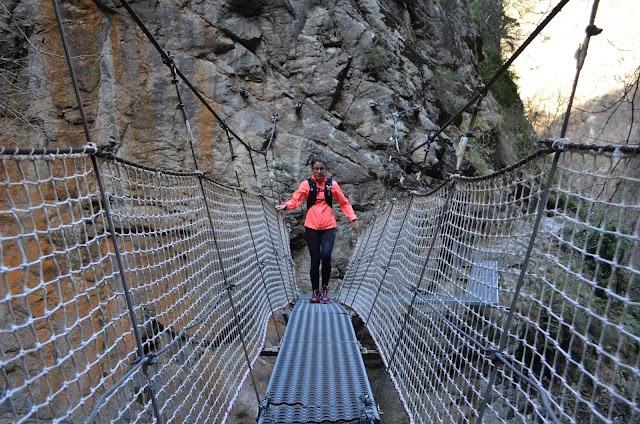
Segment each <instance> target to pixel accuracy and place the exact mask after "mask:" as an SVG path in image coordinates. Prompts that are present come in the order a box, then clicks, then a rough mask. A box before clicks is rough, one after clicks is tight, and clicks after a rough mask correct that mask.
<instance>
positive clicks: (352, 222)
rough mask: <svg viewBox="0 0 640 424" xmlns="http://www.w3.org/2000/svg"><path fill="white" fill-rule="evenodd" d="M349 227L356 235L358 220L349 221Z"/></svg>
mask: <svg viewBox="0 0 640 424" xmlns="http://www.w3.org/2000/svg"><path fill="white" fill-rule="evenodd" d="M351 229H352V230H353V232H354V233H355V234H356V235H357V234H358V220H357V219H356V220H355V221H351Z"/></svg>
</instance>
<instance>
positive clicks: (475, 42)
mask: <svg viewBox="0 0 640 424" xmlns="http://www.w3.org/2000/svg"><path fill="white" fill-rule="evenodd" d="M10 6H11V7H12V9H11V10H10V13H8V14H6V16H3V18H4V24H3V27H2V31H1V32H0V36H1V37H2V40H3V43H2V47H0V49H1V50H2V54H3V55H4V57H15V58H18V57H19V62H20V63H21V64H24V69H22V70H20V69H19V68H17V71H16V72H11V73H10V74H11V75H15V74H17V75H18V77H16V81H17V86H18V87H19V90H20V93H19V97H21V98H23V99H26V100H25V102H24V104H22V105H21V106H13V107H14V108H21V113H24V115H25V116H28V117H29V119H30V120H31V122H37V123H38V125H37V129H35V130H34V128H33V126H30V127H28V128H27V127H26V126H25V128H24V129H23V132H20V131H17V130H16V131H14V132H15V135H13V134H12V135H11V136H10V137H9V141H10V142H15V143H16V144H23V145H32V144H34V140H36V142H35V143H37V144H42V145H51V144H53V145H58V146H68V145H82V144H84V143H86V139H85V137H84V134H83V132H82V127H81V118H80V114H79V112H78V108H77V107H76V103H75V96H74V93H73V89H72V86H71V81H70V78H69V73H68V71H67V67H66V62H65V60H64V58H63V57H62V56H61V54H62V45H61V42H60V36H59V34H58V29H57V26H56V22H55V17H54V13H53V7H52V5H51V3H50V2H37V1H34V0H23V1H14V2H12V3H11V5H10ZM131 6H132V8H133V9H134V10H135V12H136V14H137V15H138V16H139V18H140V20H141V21H142V22H143V23H144V24H145V25H146V27H147V28H148V30H149V32H150V33H151V34H152V35H153V36H154V37H155V38H156V40H157V41H158V43H159V45H160V46H161V47H162V48H163V49H164V50H165V51H167V52H170V54H171V55H173V56H174V58H175V63H176V65H177V67H178V69H179V70H180V71H181V72H182V73H183V74H184V75H185V76H186V78H188V79H189V81H190V82H191V83H192V84H193V86H194V87H195V89H196V90H197V91H198V92H199V93H200V94H201V95H202V97H203V98H205V99H206V101H207V102H208V103H209V105H210V106H211V108H212V109H213V110H215V112H216V113H217V114H219V115H220V116H221V117H222V118H223V119H225V121H226V122H227V124H228V125H229V127H230V128H231V129H232V130H233V132H234V133H235V134H237V135H238V137H239V138H240V139H241V141H240V140H238V139H236V138H235V137H231V140H229V138H228V137H227V133H226V132H225V131H224V130H223V129H222V128H221V126H220V124H219V122H218V121H217V120H216V119H215V118H214V116H213V115H212V114H211V113H210V111H209V110H208V109H207V108H206V107H204V106H203V105H202V103H201V102H200V101H199V100H198V99H197V98H196V96H195V95H194V94H193V93H192V92H191V91H190V90H189V89H188V87H187V86H186V85H185V84H184V83H182V82H180V83H179V84H178V88H179V90H180V92H181V95H182V100H183V103H184V110H185V112H186V115H187V117H188V119H189V121H190V125H191V128H192V130H193V144H194V151H195V155H196V157H197V160H198V166H199V168H200V169H202V170H205V171H208V172H209V175H210V176H211V177H212V178H213V179H216V180H219V181H223V182H227V183H230V184H234V185H237V184H239V185H241V186H243V187H247V188H249V189H250V190H253V191H261V192H263V193H264V194H265V195H267V196H269V197H271V198H272V199H273V201H274V203H277V202H279V201H281V200H286V198H288V196H289V195H290V194H291V193H292V192H293V191H294V190H295V188H296V187H297V186H298V184H299V182H300V181H301V180H302V179H304V178H307V177H308V175H309V167H308V164H307V161H308V158H309V156H310V155H311V154H313V153H322V154H324V155H325V156H326V157H327V158H328V160H329V169H330V174H331V175H332V176H333V178H334V179H335V180H337V181H338V182H339V183H340V185H341V186H342V187H343V189H344V191H345V193H346V194H347V196H348V197H349V198H350V200H351V202H352V204H353V206H354V208H355V210H356V213H358V214H359V216H360V218H361V223H362V225H366V222H367V220H368V219H369V218H370V216H371V215H372V211H373V210H374V208H377V207H379V206H380V205H381V204H384V203H385V202H386V201H388V199H390V198H393V197H399V196H401V195H402V193H403V192H406V191H408V190H417V191H428V190H429V189H431V188H433V187H434V186H435V185H437V184H438V182H439V180H440V179H441V178H443V176H444V174H445V173H447V172H451V171H453V167H454V166H455V156H454V151H455V143H456V142H457V140H458V139H459V136H460V134H461V132H463V131H467V127H466V125H468V124H467V123H468V120H469V114H468V113H466V114H465V115H464V116H463V117H462V118H461V119H459V120H458V121H457V122H456V124H457V126H453V127H451V128H450V129H449V130H447V131H446V133H444V134H443V135H442V136H441V137H439V138H438V139H437V140H435V141H433V142H431V143H426V144H425V146H424V147H421V148H419V149H417V150H416V151H415V152H412V150H413V148H414V147H415V146H418V145H421V144H423V143H425V141H427V138H428V136H429V135H430V134H432V133H433V132H434V131H435V130H437V129H438V128H439V126H440V125H442V124H443V123H444V122H446V121H447V120H448V119H449V118H450V117H451V116H452V115H453V114H454V113H455V112H456V111H457V110H458V109H459V108H460V107H461V106H462V105H464V104H465V103H466V102H467V101H468V99H470V98H471V97H472V96H473V95H474V94H475V87H476V85H477V83H478V81H477V76H476V75H477V74H476V68H477V60H478V59H477V58H478V57H479V56H478V51H477V46H479V45H480V44H481V43H479V39H478V32H477V29H476V28H475V26H474V25H473V24H472V23H471V21H470V18H469V14H468V11H467V9H466V4H465V2H461V1H458V0H421V1H415V2H404V1H393V0H346V1H344V0H343V1H336V0H334V1H331V0H274V1H266V0H263V1H257V0H224V1H216V2H211V1H205V0H200V1H196V0H194V1H167V0H160V1H147V0H144V1H143V0H138V1H134V2H132V3H131ZM60 8H61V12H62V16H63V23H64V27H65V31H66V34H67V37H68V39H69V45H70V49H71V53H72V55H73V56H74V60H73V63H74V68H75V71H76V74H77V78H78V82H79V87H80V92H81V95H82V99H83V104H84V108H85V111H86V115H87V119H88V121H89V126H90V133H91V137H92V141H93V142H95V143H96V144H99V145H103V146H108V147H109V148H110V149H111V150H112V151H113V152H114V153H115V154H116V155H117V156H119V157H123V158H126V159H129V160H132V161H135V162H140V163H144V164H146V165H148V166H152V167H160V168H169V169H174V170H182V169H192V168H193V166H194V163H193V159H192V154H191V150H190V148H189V145H188V139H189V137H188V135H187V130H186V127H185V124H184V123H183V120H182V115H181V111H180V109H179V108H178V107H177V106H178V100H177V97H176V89H175V87H174V85H173V84H172V83H171V73H170V71H169V68H168V67H167V66H165V64H163V63H162V58H161V56H160V55H159V54H158V52H157V51H156V50H155V48H154V47H153V46H152V44H151V43H150V42H149V41H148V39H147V37H146V36H145V35H144V33H143V32H142V31H141V30H140V29H139V28H138V27H137V25H136V23H135V22H134V21H133V19H132V18H131V17H130V16H129V14H128V13H127V12H126V10H125V8H124V7H122V5H121V4H120V2H119V1H117V0H95V1H93V2H92V1H89V0H77V1H71V2H62V4H61V5H60ZM27 40H28V41H27ZM4 41H6V42H4ZM11 63H14V62H4V64H3V65H2V66H3V67H4V68H3V75H9V73H7V69H8V67H9V65H10V64H11ZM36 70H44V71H42V75H41V76H40V78H38V79H34V78H30V77H31V76H32V75H31V74H30V72H36ZM0 95H2V96H3V97H4V98H5V99H6V98H7V96H11V95H13V96H14V97H15V92H13V91H12V89H11V88H10V86H7V87H5V86H4V85H3V89H2V91H0ZM371 102H375V103H377V104H378V106H377V107H371ZM296 104H299V105H301V107H299V108H296V107H295V106H296ZM414 108H415V111H412V112H406V111H408V110H410V109H411V110H413V109H414ZM497 111H498V108H497V106H496V104H495V102H494V101H493V100H492V99H491V97H489V98H487V100H486V101H485V105H484V108H483V111H482V113H481V116H480V118H479V119H478V121H477V123H476V128H475V131H476V132H477V133H478V134H482V135H483V137H484V139H485V144H487V145H488V146H490V148H493V149H495V150H499V152H500V154H499V155H496V157H502V158H507V159H510V158H513V154H512V153H511V152H510V147H509V144H508V143H505V142H504V139H501V125H502V118H501V117H500V115H499V114H498V113H497ZM393 112H397V113H399V116H398V119H397V130H396V131H394V119H393ZM468 112H471V111H468ZM5 118H6V114H5V115H4V117H0V120H2V124H1V125H5V126H7V125H8V124H7V122H8V121H7V120H6V119H5ZM274 122H276V124H277V125H276V127H275V131H274V128H273V123H274ZM27 133H28V134H29V136H25V134H27ZM394 134H395V135H394ZM394 137H395V138H394ZM396 139H397V143H398V148H399V151H397V150H396V146H395V142H396ZM486 140H489V141H486ZM270 141H271V143H270ZM267 145H268V146H269V148H268V150H266V151H264V152H263V153H260V151H262V150H263V149H265V147H267ZM230 146H231V148H232V149H233V153H232V152H231V148H230ZM494 146H500V147H499V148H498V147H494ZM247 147H249V148H250V149H252V150H253V152H252V153H250V152H249V151H248V148H247ZM252 162H253V165H252ZM497 165H500V164H499V163H498V164H497ZM254 168H255V170H256V174H257V178H256V176H255V175H254V172H253V169H254ZM461 172H464V173H468V174H470V173H474V172H476V170H475V169H474V167H473V166H472V165H471V164H470V163H469V162H468V161H465V162H464V163H463V169H462V170H461ZM335 209H336V212H337V215H339V216H341V214H340V212H339V211H338V208H337V207H336V208H335ZM288 216H289V218H288V222H289V224H290V226H291V235H292V246H293V247H294V256H295V260H296V264H297V266H298V274H299V277H300V279H301V281H302V284H301V285H302V288H303V289H304V288H305V284H306V283H305V280H306V278H307V271H306V266H307V265H306V261H307V258H306V255H307V254H306V248H305V246H304V242H303V240H302V239H301V234H302V220H303V218H304V213H303V211H302V210H300V211H298V212H294V213H290V214H289V215H288ZM354 243H355V239H354V238H353V237H351V236H350V235H349V229H348V223H347V222H346V220H345V219H344V218H341V219H340V220H339V236H338V242H337V244H336V250H335V255H334V258H335V265H336V266H335V270H334V276H335V277H336V278H338V277H340V275H341V274H342V273H344V272H345V270H346V265H347V263H348V259H349V257H350V254H351V249H352V247H353V245H354ZM336 281H337V280H336ZM336 284H337V282H336Z"/></svg>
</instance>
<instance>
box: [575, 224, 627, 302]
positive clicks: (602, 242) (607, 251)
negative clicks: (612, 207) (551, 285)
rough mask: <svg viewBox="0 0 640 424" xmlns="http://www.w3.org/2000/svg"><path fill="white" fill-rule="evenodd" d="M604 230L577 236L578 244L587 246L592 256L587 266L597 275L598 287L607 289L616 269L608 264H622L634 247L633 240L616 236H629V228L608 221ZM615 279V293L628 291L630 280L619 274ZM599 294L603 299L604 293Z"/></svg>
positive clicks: (590, 231) (582, 233) (586, 231)
mask: <svg viewBox="0 0 640 424" xmlns="http://www.w3.org/2000/svg"><path fill="white" fill-rule="evenodd" d="M603 230H604V231H602V230H597V229H594V230H581V231H579V232H578V233H577V234H576V242H578V243H580V244H581V245H583V246H585V250H586V251H587V253H589V254H590V255H588V256H587V257H586V258H585V259H586V261H585V264H586V266H587V268H588V269H589V270H590V271H591V272H593V273H594V274H595V277H596V281H597V282H598V285H599V286H600V287H603V288H606V287H607V286H608V281H609V279H610V278H611V276H612V273H613V272H614V268H613V267H612V265H611V264H609V263H608V262H614V263H620V262H621V261H622V260H623V259H624V258H625V257H627V256H628V255H629V254H630V252H631V249H632V247H633V246H632V242H631V240H629V239H627V238H623V237H620V236H618V235H617V234H615V233H616V232H618V233H621V234H629V230H628V229H627V228H625V227H622V226H621V227H618V225H617V223H616V222H614V221H607V222H606V223H605V226H604V228H603ZM602 259H604V260H606V261H608V262H604V261H602ZM615 277H616V283H617V284H616V287H615V291H616V293H618V294H622V293H624V292H625V291H626V288H627V280H628V278H627V277H626V275H624V274H623V273H618V274H617V275H616V276H615ZM597 294H598V295H599V296H601V297H602V296H603V295H604V292H603V291H598V292H597Z"/></svg>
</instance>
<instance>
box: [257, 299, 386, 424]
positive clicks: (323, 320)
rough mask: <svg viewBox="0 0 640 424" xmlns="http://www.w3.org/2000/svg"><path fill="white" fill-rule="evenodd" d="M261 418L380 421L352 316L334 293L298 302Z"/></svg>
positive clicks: (263, 420) (266, 420)
mask: <svg viewBox="0 0 640 424" xmlns="http://www.w3.org/2000/svg"><path fill="white" fill-rule="evenodd" d="M265 401H266V403H267V408H265V409H264V410H263V411H262V413H261V414H260V420H259V421H258V422H259V423H264V424H267V423H269V424H273V423H278V424H281V423H323V422H333V423H374V422H379V420H380V416H379V414H378V410H377V408H376V407H375V403H374V401H373V395H372V393H371V387H370V385H369V380H368V379H367V373H366V371H365V368H364V363H363V361H362V355H361V353H360V347H359V344H358V342H357V339H356V334H355V331H354V330H353V326H352V324H351V317H350V315H349V313H348V312H347V311H346V310H345V308H344V307H342V306H341V305H339V304H338V303H336V302H335V299H333V298H332V299H331V302H330V303H327V304H311V303H309V296H308V295H307V296H301V297H300V299H299V301H298V303H297V304H296V305H295V307H294V308H293V311H292V312H291V316H290V318H289V322H288V324H287V329H286V330H285V334H284V337H283V339H282V343H281V346H280V351H279V353H278V358H277V359H276V364H275V368H274V370H273V373H272V374H271V379H270V380H269V386H268V388H267V393H266V396H265Z"/></svg>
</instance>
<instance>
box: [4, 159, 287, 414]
mask: <svg viewBox="0 0 640 424" xmlns="http://www.w3.org/2000/svg"><path fill="white" fill-rule="evenodd" d="M96 165H97V166H94V165H93V163H92V160H91V157H90V156H88V155H86V154H67V155H64V154H45V155H31V156H27V155H1V156H0V178H1V183H0V190H1V193H0V223H1V224H2V225H1V229H2V231H1V232H0V250H1V252H2V262H1V263H0V342H1V343H0V363H1V364H2V371H1V372H2V381H3V387H2V391H1V392H0V421H2V422H6V421H9V422H17V423H26V422H69V421H72V422H87V421H88V422H124V421H126V422H153V421H154V420H155V421H156V422H160V421H161V422H179V423H182V422H212V423H214V422H215V423H218V422H224V421H225V420H226V419H227V415H228V412H229V410H230V408H231V406H232V404H233V401H234V399H235V397H236V396H237V394H238V390H239V388H240V387H241V386H242V383H243V381H244V380H245V379H246V378H247V376H248V373H249V370H250V367H251V365H252V363H253V361H255V359H256V358H257V356H258V355H259V353H260V351H261V349H262V344H263V342H264V340H265V337H266V327H267V323H268V320H269V319H270V317H271V313H272V311H273V310H276V309H279V308H281V307H283V306H284V305H286V304H288V303H289V302H290V298H291V297H292V294H293V292H294V289H293V285H294V283H293V280H292V279H293V270H292V262H291V260H290V259H288V258H290V257H291V255H290V252H289V244H288V235H287V233H286V231H283V230H282V229H283V228H284V226H283V223H282V222H281V221H282V219H281V217H279V216H278V214H277V213H276V211H275V210H274V208H273V207H272V205H270V204H268V203H267V202H266V201H265V200H264V199H263V198H261V197H258V196H255V195H251V194H248V193H243V192H241V191H240V190H238V189H235V188H228V187H224V186H221V185H219V184H216V183H214V182H212V181H210V180H207V179H204V178H202V177H201V176H200V175H199V174H194V173H172V172H162V171H159V170H156V169H149V168H145V167H141V166H138V165H135V164H131V163H127V162H124V161H116V160H112V159H98V160H97V162H96ZM97 169H98V170H99V175H100V177H101V179H102V182H103V187H104V197H103V196H102V193H100V190H99V185H98V180H97V175H98V174H97V173H96V170H97ZM103 199H107V202H106V204H105V203H104V202H103ZM245 211H246V212H245ZM109 219H110V220H111V223H112V224H113V225H112V227H110V225H109V223H110V222H109ZM110 228H112V230H113V233H111V231H110ZM114 243H115V245H114ZM118 256H119V257H120V259H121V263H122V268H120V267H119V265H118V261H117V257H118ZM123 281H124V284H123V283H122V282H123ZM127 295H128V296H127ZM128 303H130V305H128ZM245 349H246V354H245ZM248 362H249V363H248Z"/></svg>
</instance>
